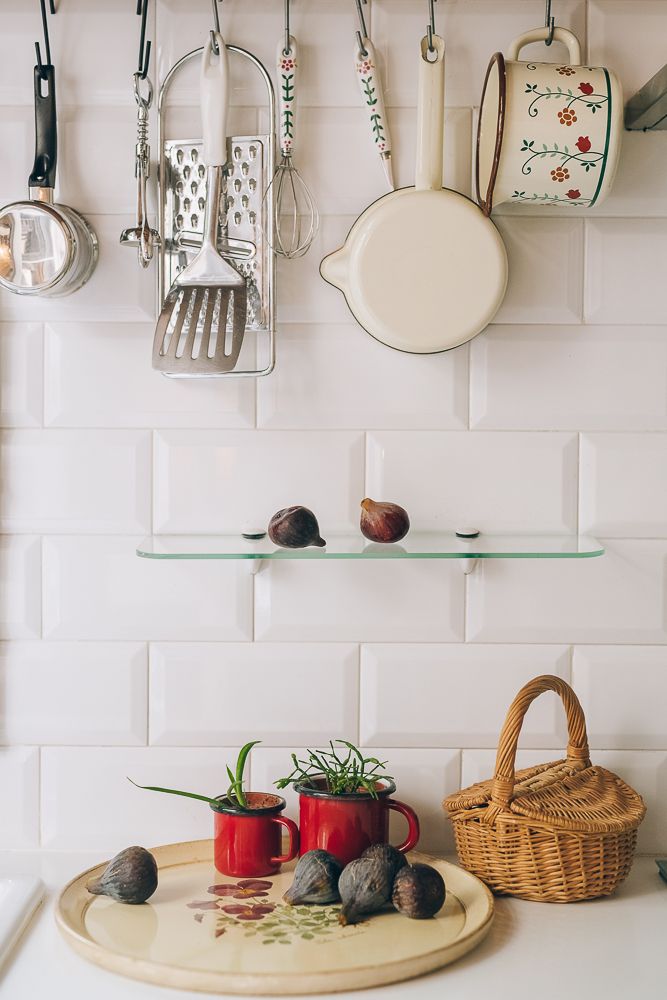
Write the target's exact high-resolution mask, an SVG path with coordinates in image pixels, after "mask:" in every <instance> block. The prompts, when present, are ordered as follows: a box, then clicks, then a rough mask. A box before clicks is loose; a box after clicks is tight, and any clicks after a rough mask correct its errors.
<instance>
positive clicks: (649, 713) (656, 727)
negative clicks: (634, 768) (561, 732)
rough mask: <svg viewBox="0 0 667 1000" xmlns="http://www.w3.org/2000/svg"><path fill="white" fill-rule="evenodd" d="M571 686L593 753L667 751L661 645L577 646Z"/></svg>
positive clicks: (666, 664)
mask: <svg viewBox="0 0 667 1000" xmlns="http://www.w3.org/2000/svg"><path fill="white" fill-rule="evenodd" d="M572 683H573V685H574V688H575V690H576V692H577V695H578V696H579V700H580V701H581V704H582V706H583V709H584V712H585V714H586V729H587V731H588V742H589V743H590V745H591V746H592V747H593V748H597V747H600V748H603V749H604V748H607V749H608V748H610V747H615V748H617V749H627V750H650V749H659V750H665V749H667V725H666V724H665V705H666V704H667V648H666V647H665V646H577V647H576V648H575V650H574V655H573V658H572Z"/></svg>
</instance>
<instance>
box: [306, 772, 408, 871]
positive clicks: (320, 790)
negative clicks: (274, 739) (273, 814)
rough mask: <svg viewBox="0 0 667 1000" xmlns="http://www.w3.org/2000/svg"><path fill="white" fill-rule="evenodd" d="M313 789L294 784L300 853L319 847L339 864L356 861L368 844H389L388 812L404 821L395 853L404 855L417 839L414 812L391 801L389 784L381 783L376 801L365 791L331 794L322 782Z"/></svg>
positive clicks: (393, 785)
mask: <svg viewBox="0 0 667 1000" xmlns="http://www.w3.org/2000/svg"><path fill="white" fill-rule="evenodd" d="M314 784H315V787H309V786H308V785H296V786H295V787H296V790H297V792H298V793H299V828H300V838H301V854H305V853H306V852H307V851H312V850H314V849H315V848H320V849H321V850H324V851H329V853H330V854H333V855H334V857H336V858H338V860H339V861H340V863H341V864H342V865H346V864H347V863H348V862H349V861H353V860H354V859H355V858H358V857H359V856H360V855H361V854H362V853H363V852H364V851H365V850H366V848H367V847H370V845H371V844H387V843H388V842H389V813H390V811H391V810H393V811H394V812H399V813H401V814H402V815H403V816H405V818H406V819H407V821H408V835H407V837H406V838H405V840H404V841H403V843H402V844H398V845H397V847H396V850H398V851H401V853H402V854H406V853H407V852H408V851H411V850H412V849H413V847H416V845H417V842H418V840H419V819H418V817H417V814H416V813H415V811H414V809H411V807H410V806H408V805H406V804H405V803H404V802H399V801H398V800H396V799H392V798H391V795H392V793H393V792H395V791H396V785H395V784H394V782H393V781H389V780H383V781H382V782H380V783H379V787H378V789H377V798H373V796H372V795H370V794H369V793H368V792H354V793H350V794H346V795H331V794H330V793H329V792H327V791H326V790H325V786H324V782H323V781H322V780H318V779H315V782H314Z"/></svg>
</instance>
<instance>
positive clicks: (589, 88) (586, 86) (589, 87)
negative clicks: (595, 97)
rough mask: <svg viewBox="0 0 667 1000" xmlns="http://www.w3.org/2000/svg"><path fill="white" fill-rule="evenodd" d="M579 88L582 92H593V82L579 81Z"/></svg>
mask: <svg viewBox="0 0 667 1000" xmlns="http://www.w3.org/2000/svg"><path fill="white" fill-rule="evenodd" d="M579 90H580V91H581V93H582V94H592V93H593V84H592V83H580V84H579Z"/></svg>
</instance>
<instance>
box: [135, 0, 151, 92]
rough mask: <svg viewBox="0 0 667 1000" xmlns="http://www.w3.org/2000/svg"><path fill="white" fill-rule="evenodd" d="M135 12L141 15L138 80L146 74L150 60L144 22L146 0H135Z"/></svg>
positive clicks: (149, 49) (143, 78) (146, 13)
mask: <svg viewBox="0 0 667 1000" xmlns="http://www.w3.org/2000/svg"><path fill="white" fill-rule="evenodd" d="M137 14H138V15H140V16H141V31H140V34H139V63H138V66H137V73H138V75H139V79H140V80H145V79H146V77H147V76H148V67H149V64H150V61H151V43H150V42H147V41H146V22H147V20H148V0H137Z"/></svg>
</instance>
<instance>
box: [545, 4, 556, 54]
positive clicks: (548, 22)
mask: <svg viewBox="0 0 667 1000" xmlns="http://www.w3.org/2000/svg"><path fill="white" fill-rule="evenodd" d="M544 27H545V28H548V29H549V36H548V38H546V39H545V40H544V44H545V45H551V43H552V42H553V40H554V29H555V27H556V18H555V17H552V16H551V0H546V11H545V14H544Z"/></svg>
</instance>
